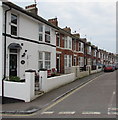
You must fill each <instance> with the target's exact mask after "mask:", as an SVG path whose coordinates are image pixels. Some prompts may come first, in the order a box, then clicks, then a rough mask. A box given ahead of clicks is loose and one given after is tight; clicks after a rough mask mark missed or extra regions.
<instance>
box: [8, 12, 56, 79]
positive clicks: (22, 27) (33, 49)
mask: <svg viewBox="0 0 118 120" xmlns="http://www.w3.org/2000/svg"><path fill="white" fill-rule="evenodd" d="M11 13H14V14H16V15H17V16H18V37H24V38H27V39H31V40H34V41H38V39H39V38H38V35H39V28H38V24H39V23H40V22H39V21H37V20H35V19H33V18H31V17H29V16H27V15H24V14H23V13H20V12H18V11H15V10H11V11H10V12H8V15H7V17H8V21H7V33H8V34H10V33H11V32H10V30H11V29H10V27H11V25H10V21H11ZM44 28H45V24H44ZM10 43H19V44H20V45H21V43H23V46H22V49H21V50H20V52H19V59H18V62H19V66H18V71H19V73H18V76H19V77H20V78H21V79H24V77H25V70H27V69H34V70H36V71H37V70H38V69H39V68H38V56H39V55H38V53H39V51H43V52H50V53H51V68H56V47H52V46H49V45H44V44H36V43H32V42H29V41H23V40H20V39H18V40H17V39H14V38H9V37H7V46H6V47H7V58H6V61H7V63H6V64H7V71H6V73H7V76H9V49H8V46H9V44H10ZM50 44H51V45H56V34H55V30H54V29H53V28H51V43H50ZM25 50H27V52H26V56H25V57H22V54H23V53H24V52H25ZM21 60H25V64H24V65H22V64H21Z"/></svg>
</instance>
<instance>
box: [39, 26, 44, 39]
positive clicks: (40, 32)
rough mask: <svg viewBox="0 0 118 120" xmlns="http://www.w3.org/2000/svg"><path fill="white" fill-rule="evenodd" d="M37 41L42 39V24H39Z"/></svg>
mask: <svg viewBox="0 0 118 120" xmlns="http://www.w3.org/2000/svg"><path fill="white" fill-rule="evenodd" d="M39 41H43V25H42V24H39Z"/></svg>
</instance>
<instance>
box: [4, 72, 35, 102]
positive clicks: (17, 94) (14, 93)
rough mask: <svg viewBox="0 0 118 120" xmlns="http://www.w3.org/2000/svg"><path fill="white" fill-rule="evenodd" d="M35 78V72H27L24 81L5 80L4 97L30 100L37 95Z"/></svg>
mask: <svg viewBox="0 0 118 120" xmlns="http://www.w3.org/2000/svg"><path fill="white" fill-rule="evenodd" d="M34 78H35V73H33V72H32V73H30V72H26V73H25V82H24V83H21V82H11V81H4V97H9V98H15V99H20V100H24V101H25V102H30V101H31V100H32V99H34V97H35V91H34Z"/></svg>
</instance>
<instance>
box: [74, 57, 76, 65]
mask: <svg viewBox="0 0 118 120" xmlns="http://www.w3.org/2000/svg"><path fill="white" fill-rule="evenodd" d="M74 66H76V56H74Z"/></svg>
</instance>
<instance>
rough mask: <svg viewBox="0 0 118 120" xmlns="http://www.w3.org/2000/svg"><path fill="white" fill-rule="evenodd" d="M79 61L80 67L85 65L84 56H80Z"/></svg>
mask: <svg viewBox="0 0 118 120" xmlns="http://www.w3.org/2000/svg"><path fill="white" fill-rule="evenodd" d="M78 62H79V63H78V64H79V66H80V67H84V57H79V58H78Z"/></svg>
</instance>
